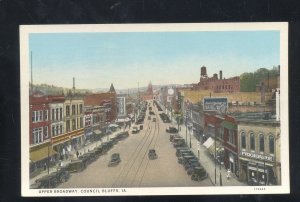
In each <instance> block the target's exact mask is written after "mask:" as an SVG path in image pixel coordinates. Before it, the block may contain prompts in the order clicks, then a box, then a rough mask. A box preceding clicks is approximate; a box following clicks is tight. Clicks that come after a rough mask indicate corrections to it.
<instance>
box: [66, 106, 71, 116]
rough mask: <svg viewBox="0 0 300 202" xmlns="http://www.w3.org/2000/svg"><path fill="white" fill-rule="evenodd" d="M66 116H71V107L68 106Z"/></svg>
mask: <svg viewBox="0 0 300 202" xmlns="http://www.w3.org/2000/svg"><path fill="white" fill-rule="evenodd" d="M66 116H70V105H67V106H66Z"/></svg>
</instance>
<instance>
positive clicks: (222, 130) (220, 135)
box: [219, 127, 224, 140]
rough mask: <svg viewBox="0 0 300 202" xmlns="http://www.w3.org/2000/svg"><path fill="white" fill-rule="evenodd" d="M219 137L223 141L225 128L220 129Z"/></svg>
mask: <svg viewBox="0 0 300 202" xmlns="http://www.w3.org/2000/svg"><path fill="white" fill-rule="evenodd" d="M219 137H220V138H221V139H222V140H223V139H224V128H223V127H221V128H220V134H219Z"/></svg>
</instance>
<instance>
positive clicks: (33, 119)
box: [31, 111, 36, 123]
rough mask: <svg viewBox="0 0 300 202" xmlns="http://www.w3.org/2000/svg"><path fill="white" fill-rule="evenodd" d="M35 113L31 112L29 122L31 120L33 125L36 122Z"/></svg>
mask: <svg viewBox="0 0 300 202" xmlns="http://www.w3.org/2000/svg"><path fill="white" fill-rule="evenodd" d="M35 113H36V111H33V112H32V119H31V120H32V122H33V123H34V122H35V121H36V120H35Z"/></svg>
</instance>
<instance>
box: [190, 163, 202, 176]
mask: <svg viewBox="0 0 300 202" xmlns="http://www.w3.org/2000/svg"><path fill="white" fill-rule="evenodd" d="M202 169H203V170H204V168H203V167H202V166H201V165H198V166H196V165H195V166H191V167H189V168H188V169H187V170H186V171H187V174H188V175H192V174H193V173H195V172H196V171H198V170H202Z"/></svg>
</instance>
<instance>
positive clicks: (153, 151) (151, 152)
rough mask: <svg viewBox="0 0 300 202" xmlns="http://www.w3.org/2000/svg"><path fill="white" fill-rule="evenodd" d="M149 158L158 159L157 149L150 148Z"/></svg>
mask: <svg viewBox="0 0 300 202" xmlns="http://www.w3.org/2000/svg"><path fill="white" fill-rule="evenodd" d="M148 158H149V159H151V160H153V159H157V154H156V151H155V149H149V152H148Z"/></svg>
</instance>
